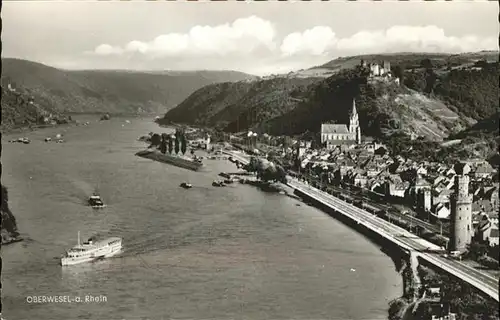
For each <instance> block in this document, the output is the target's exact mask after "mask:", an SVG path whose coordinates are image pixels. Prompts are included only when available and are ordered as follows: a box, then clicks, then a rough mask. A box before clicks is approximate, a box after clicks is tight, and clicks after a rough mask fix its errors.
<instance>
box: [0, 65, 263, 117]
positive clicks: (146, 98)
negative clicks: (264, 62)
mask: <svg viewBox="0 0 500 320" xmlns="http://www.w3.org/2000/svg"><path fill="white" fill-rule="evenodd" d="M252 78H254V76H251V75H248V74H245V73H242V72H236V71H207V70H204V71H186V72H183V71H158V72H155V71H145V72H141V71H123V70H82V71H71V70H62V69H57V68H54V67H50V66H46V65H44V64H41V63H37V62H32V61H28V60H22V59H14V58H4V59H2V79H1V80H2V86H3V88H7V86H8V85H11V86H12V87H13V88H14V89H16V90H17V91H18V92H22V93H23V94H26V95H27V96H30V97H32V98H33V100H34V101H35V103H38V104H40V105H47V106H50V109H51V110H55V111H57V112H82V113H84V112H91V113H92V112H103V113H122V114H123V113H148V114H157V113H163V112H165V111H167V110H169V109H170V108H172V107H174V106H176V105H177V104H178V103H180V102H181V101H183V100H184V99H185V98H187V97H188V96H189V95H190V94H191V93H193V92H194V91H196V90H197V89H199V88H201V87H203V86H206V85H209V84H213V83H223V82H232V81H240V80H246V79H252ZM3 116H6V117H7V120H9V119H10V118H9V117H10V115H9V114H3Z"/></svg>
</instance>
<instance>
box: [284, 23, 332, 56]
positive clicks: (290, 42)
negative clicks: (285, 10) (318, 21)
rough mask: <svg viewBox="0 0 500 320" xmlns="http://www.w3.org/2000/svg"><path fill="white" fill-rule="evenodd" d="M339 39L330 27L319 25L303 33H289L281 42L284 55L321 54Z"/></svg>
mask: <svg viewBox="0 0 500 320" xmlns="http://www.w3.org/2000/svg"><path fill="white" fill-rule="evenodd" d="M336 41H337V39H336V37H335V32H333V31H332V29H331V28H330V27H323V26H317V27H314V28H312V29H308V30H306V31H304V32H302V33H300V32H294V33H291V34H289V35H287V36H286V37H285V38H284V39H283V42H282V44H281V47H280V49H281V52H282V53H283V54H284V55H294V54H299V53H300V54H311V55H321V54H324V53H326V52H327V51H328V50H329V49H331V48H332V47H333V46H334V45H335V43H336Z"/></svg>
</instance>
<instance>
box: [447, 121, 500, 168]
mask: <svg viewBox="0 0 500 320" xmlns="http://www.w3.org/2000/svg"><path fill="white" fill-rule="evenodd" d="M499 116H500V114H499V113H498V112H497V113H495V114H493V115H492V116H490V117H488V118H486V119H484V120H481V121H480V122H478V123H476V124H475V125H473V126H472V127H470V128H468V129H466V130H464V131H461V132H459V133H457V134H455V135H452V136H451V137H450V139H461V142H460V143H458V144H455V145H452V146H450V147H448V148H443V149H445V151H446V154H460V155H465V156H467V157H478V158H486V159H488V160H489V161H490V163H491V164H492V165H495V166H498V165H500V161H499V160H500V158H499V145H500V135H499V129H498V128H499Z"/></svg>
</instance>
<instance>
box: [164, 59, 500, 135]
mask: <svg viewBox="0 0 500 320" xmlns="http://www.w3.org/2000/svg"><path fill="white" fill-rule="evenodd" d="M362 60H364V61H367V62H376V63H380V62H382V61H384V60H386V61H387V60H388V61H389V62H390V63H391V66H392V67H391V69H392V71H393V73H395V72H396V70H395V69H397V68H399V73H400V74H399V75H398V76H399V77H401V79H400V82H401V84H400V85H397V84H396V83H395V82H394V81H392V80H391V81H385V80H380V81H378V80H377V79H373V78H370V77H369V76H368V75H367V73H366V72H367V70H366V69H365V70H364V71H363V70H361V69H363V68H361V67H360V63H361V61H362ZM478 61H479V62H481V61H482V63H483V64H484V66H483V67H479V66H477V65H476V64H478ZM427 64H428V65H429V66H430V67H428V68H424V67H423V65H427ZM393 68H394V69H393ZM429 70H431V71H429ZM426 72H431V74H433V75H434V74H435V76H436V78H437V81H434V82H433V83H429V86H427V85H426V82H429V81H430V80H428V78H429V76H428V74H427V73H426ZM368 73H369V70H368ZM393 79H394V78H393ZM412 81H413V82H412ZM429 88H430V90H431V91H430V92H427V91H426V90H428V89H429ZM455 88H460V92H456V90H455ZM467 88H470V90H468V89H467ZM495 88H498V52H497V53H496V55H495V52H478V53H468V54H459V55H446V54H421V53H415V54H414V53H403V54H380V55H363V56H356V57H346V58H339V59H335V60H332V61H330V62H328V63H326V64H324V65H322V66H319V67H313V68H311V69H307V70H299V71H297V72H290V73H289V74H287V75H274V76H270V77H266V78H265V79H260V80H255V81H247V82H245V83H232V84H224V85H220V84H214V85H210V86H206V87H204V88H201V89H199V90H197V91H196V92H195V93H194V94H193V95H191V96H190V97H188V98H187V99H186V100H185V101H183V102H182V103H180V104H179V105H178V106H177V107H176V108H174V109H172V110H170V111H169V112H167V113H166V114H165V116H164V119H163V120H162V122H164V123H167V122H169V121H173V122H180V123H188V124H197V125H206V126H215V127H219V128H221V129H223V130H225V131H229V132H238V131H244V130H257V131H261V132H266V133H270V134H276V135H281V134H301V133H303V132H307V131H309V132H318V130H319V127H320V124H321V123H322V122H325V121H333V122H339V123H347V121H348V118H347V114H348V112H349V110H350V107H351V105H352V100H353V99H356V103H357V106H358V112H359V113H360V124H361V127H362V132H363V133H364V134H368V135H372V136H380V137H382V136H387V135H390V134H392V133H394V132H395V131H398V130H400V131H404V132H405V133H406V134H415V135H417V136H423V137H426V138H428V139H430V140H436V141H440V140H442V139H445V138H446V137H447V136H448V135H450V134H453V133H456V132H459V131H461V130H464V129H466V128H467V127H469V126H470V125H472V124H474V123H475V122H476V121H479V120H481V119H483V118H484V117H488V116H489V115H491V114H492V113H494V112H495V110H496V109H498V89H496V90H495ZM474 110H475V111H474Z"/></svg>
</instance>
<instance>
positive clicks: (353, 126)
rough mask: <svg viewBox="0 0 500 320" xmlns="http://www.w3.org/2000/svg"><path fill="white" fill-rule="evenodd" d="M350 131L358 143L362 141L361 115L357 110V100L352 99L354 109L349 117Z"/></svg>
mask: <svg viewBox="0 0 500 320" xmlns="http://www.w3.org/2000/svg"><path fill="white" fill-rule="evenodd" d="M349 133H351V135H352V136H353V137H354V140H356V143H358V144H360V143H361V128H360V126H359V116H358V111H357V110H356V100H354V99H353V100H352V110H351V114H350V117H349Z"/></svg>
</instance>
